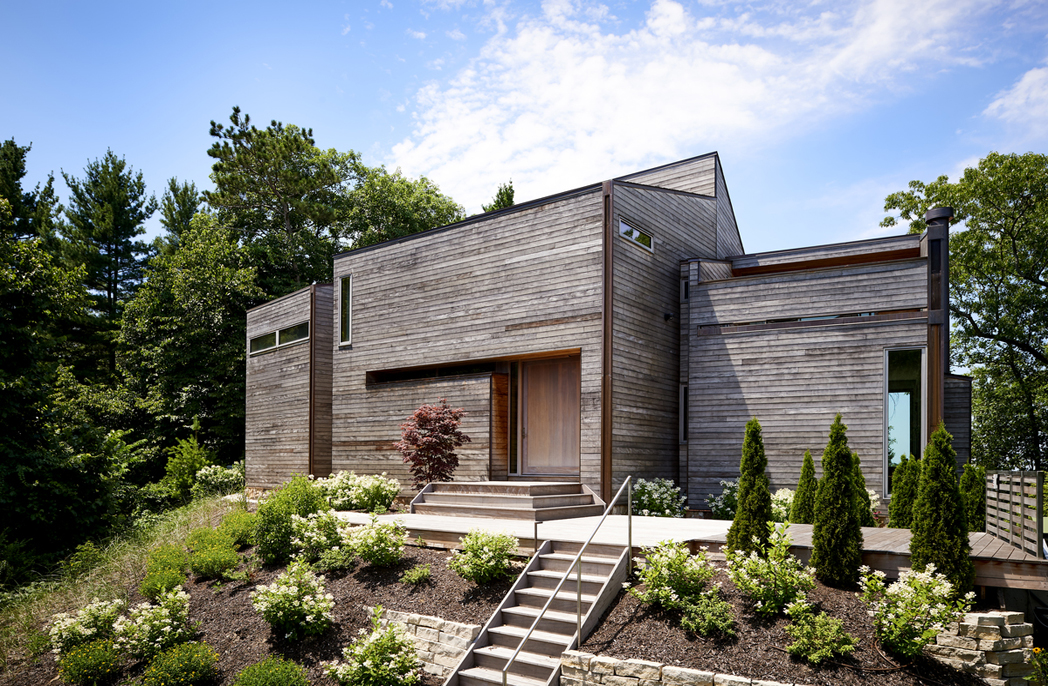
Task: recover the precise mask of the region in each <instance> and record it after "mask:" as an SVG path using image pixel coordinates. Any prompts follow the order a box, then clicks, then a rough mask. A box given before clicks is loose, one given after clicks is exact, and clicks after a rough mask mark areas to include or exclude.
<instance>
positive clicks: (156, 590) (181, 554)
mask: <svg viewBox="0 0 1048 686" xmlns="http://www.w3.org/2000/svg"><path fill="white" fill-rule="evenodd" d="M187 564H188V559H187V557H186V551H185V550H183V549H182V548H181V547H179V546H176V545H172V544H170V543H164V544H163V545H159V546H157V547H156V548H153V549H152V550H150V551H149V556H148V557H147V558H146V578H145V579H143V580H142V584H141V585H140V586H139V587H138V591H139V593H141V594H142V595H144V596H145V597H147V598H149V599H150V600H156V599H157V598H159V597H160V595H161V594H162V593H166V592H167V591H170V590H171V589H173V588H175V587H176V586H181V585H183V584H185V583H186V572H185V570H186V565H187Z"/></svg>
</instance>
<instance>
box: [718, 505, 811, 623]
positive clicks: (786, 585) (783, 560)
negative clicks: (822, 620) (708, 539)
mask: <svg viewBox="0 0 1048 686" xmlns="http://www.w3.org/2000/svg"><path fill="white" fill-rule="evenodd" d="M788 527H789V524H786V523H782V524H779V525H775V524H774V523H771V522H769V523H768V528H769V530H770V532H769V533H770V535H769V537H768V551H767V555H766V556H764V557H762V556H760V555H758V554H757V552H756V551H754V552H751V553H750V554H749V555H746V554H745V553H744V552H743V551H741V550H735V551H728V553H727V558H728V578H730V579H731V582H732V583H733V584H735V587H736V588H738V589H739V590H740V591H742V593H744V594H745V595H747V596H748V597H749V599H750V602H751V603H752V604H753V611H754V612H756V613H757V614H760V615H765V616H774V615H777V614H779V613H780V612H782V611H783V610H784V609H785V608H786V606H787V605H789V604H790V603H792V602H795V601H798V600H804V598H805V597H806V595H807V592H808V591H810V590H811V589H813V588H815V570H814V569H812V568H811V567H808V566H806V565H805V564H804V563H803V562H801V561H800V560H798V559H797V558H795V557H794V556H793V555H790V537H789V534H787V533H786V529H787V528H788ZM754 538H756V537H754Z"/></svg>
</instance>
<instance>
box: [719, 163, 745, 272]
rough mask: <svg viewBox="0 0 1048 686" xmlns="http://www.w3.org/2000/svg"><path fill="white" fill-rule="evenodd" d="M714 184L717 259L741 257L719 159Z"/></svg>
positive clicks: (732, 211) (736, 230)
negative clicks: (733, 256) (715, 195)
mask: <svg viewBox="0 0 1048 686" xmlns="http://www.w3.org/2000/svg"><path fill="white" fill-rule="evenodd" d="M716 184H717V185H716V192H717V257H720V258H725V257H730V256H732V255H741V254H742V253H743V249H742V236H740V235H739V227H738V226H737V225H736V224H735V211H734V210H733V209H732V207H731V198H730V197H729V196H728V186H727V184H725V183H724V171H723V170H722V169H721V163H720V158H718V159H717V177H716Z"/></svg>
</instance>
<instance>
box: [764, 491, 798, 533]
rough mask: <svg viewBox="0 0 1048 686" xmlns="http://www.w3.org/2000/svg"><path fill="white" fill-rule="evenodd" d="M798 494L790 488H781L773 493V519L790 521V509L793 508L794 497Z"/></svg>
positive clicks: (774, 520)
mask: <svg viewBox="0 0 1048 686" xmlns="http://www.w3.org/2000/svg"><path fill="white" fill-rule="evenodd" d="M794 495H796V494H795V493H794V492H793V491H791V490H790V489H788V488H780V489H779V490H777V491H775V492H774V493H772V494H771V520H770V521H773V522H778V523H780V524H781V523H783V522H788V521H790V511H791V510H792V509H793V498H794Z"/></svg>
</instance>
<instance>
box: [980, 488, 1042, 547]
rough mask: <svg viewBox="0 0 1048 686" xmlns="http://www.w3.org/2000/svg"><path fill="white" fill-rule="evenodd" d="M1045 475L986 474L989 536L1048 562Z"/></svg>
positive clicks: (987, 531) (987, 530) (987, 528)
mask: <svg viewBox="0 0 1048 686" xmlns="http://www.w3.org/2000/svg"><path fill="white" fill-rule="evenodd" d="M1043 486H1044V472H986V533H988V534H992V535H994V536H996V537H997V538H999V539H1001V540H1003V541H1007V542H1008V543H1010V544H1011V545H1013V546H1015V547H1016V548H1020V549H1022V550H1024V551H1026V552H1027V553H1029V554H1030V555H1034V556H1036V557H1039V558H1044V544H1043V543H1042V540H1043V536H1044V527H1043V522H1044V520H1043V519H1042V517H1043V516H1044V496H1043V490H1042V488H1043Z"/></svg>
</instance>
